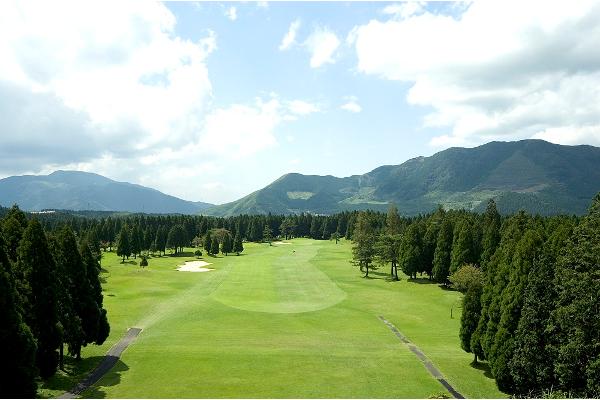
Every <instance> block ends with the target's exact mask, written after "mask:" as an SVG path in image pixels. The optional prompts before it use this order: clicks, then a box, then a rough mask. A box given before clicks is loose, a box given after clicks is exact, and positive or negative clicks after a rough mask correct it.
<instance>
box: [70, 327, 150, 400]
mask: <svg viewBox="0 0 600 400" xmlns="http://www.w3.org/2000/svg"><path fill="white" fill-rule="evenodd" d="M141 331H142V329H141V328H129V329H128V330H127V333H126V334H125V336H124V337H123V339H121V340H119V342H117V343H116V344H115V345H113V347H111V348H110V350H108V353H106V356H104V359H103V360H102V361H101V362H100V364H98V366H97V367H96V369H94V370H93V371H92V373H91V374H89V375H88V377H87V378H85V379H84V380H82V381H81V382H79V383H78V384H77V385H75V387H74V388H73V389H71V390H69V391H68V392H65V393H63V394H62V395H60V396H59V397H58V398H59V399H75V398H77V396H79V394H81V392H83V391H84V390H86V389H87V388H89V387H90V386H92V385H93V384H94V383H96V382H98V381H99V380H100V378H102V377H103V376H104V374H106V373H107V372H108V371H110V369H111V368H112V367H114V366H115V364H116V363H117V361H119V358H120V357H121V354H122V353H123V352H124V351H125V349H126V348H127V346H129V345H130V344H131V343H132V342H133V341H134V340H135V338H137V336H138V335H139V334H140V332H141Z"/></svg>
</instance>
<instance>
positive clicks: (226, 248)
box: [221, 232, 233, 256]
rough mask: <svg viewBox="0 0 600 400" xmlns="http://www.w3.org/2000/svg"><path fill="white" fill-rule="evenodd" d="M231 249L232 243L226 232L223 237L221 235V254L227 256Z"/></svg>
mask: <svg viewBox="0 0 600 400" xmlns="http://www.w3.org/2000/svg"><path fill="white" fill-rule="evenodd" d="M232 248H233V243H232V242H231V234H230V233H229V232H226V233H225V235H223V243H221V253H223V254H225V255H226V256H227V254H229V253H231V250H232Z"/></svg>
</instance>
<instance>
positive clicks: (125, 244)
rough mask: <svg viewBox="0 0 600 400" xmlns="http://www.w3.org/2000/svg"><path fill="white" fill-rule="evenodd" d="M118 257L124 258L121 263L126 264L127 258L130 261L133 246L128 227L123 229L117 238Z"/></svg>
mask: <svg viewBox="0 0 600 400" xmlns="http://www.w3.org/2000/svg"><path fill="white" fill-rule="evenodd" d="M117 255H118V256H121V257H123V259H122V260H121V263H124V262H125V257H127V258H128V259H129V256H130V255H131V245H130V242H129V230H128V229H127V227H126V226H123V227H122V228H121V231H120V232H119V236H118V237H117Z"/></svg>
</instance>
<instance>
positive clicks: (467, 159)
mask: <svg viewBox="0 0 600 400" xmlns="http://www.w3.org/2000/svg"><path fill="white" fill-rule="evenodd" d="M598 191H600V148H597V147H593V146H563V145H557V144H552V143H548V142H545V141H542V140H522V141H517V142H491V143H487V144H485V145H482V146H479V147H475V148H450V149H447V150H444V151H441V152H439V153H436V154H434V155H433V156H431V157H417V158H414V159H411V160H408V161H406V162H405V163H403V164H400V165H386V166H382V167H379V168H376V169H374V170H373V171H371V172H369V173H366V174H364V175H355V176H351V177H347V178H336V177H333V176H312V175H301V174H287V175H284V176H282V177H281V178H279V179H278V180H276V181H275V182H273V183H271V184H270V185H268V186H267V187H265V188H263V189H261V190H258V191H256V192H254V193H252V194H250V195H248V196H246V197H244V198H242V199H240V200H237V201H234V202H232V203H227V204H223V205H220V206H215V207H211V208H208V209H206V210H204V211H203V213H205V214H210V215H217V216H228V215H236V214H255V213H261V214H264V213H268V212H271V213H299V212H311V213H316V214H331V213H335V212H338V211H343V210H349V209H366V208H370V209H375V210H385V209H387V207H388V204H389V203H391V202H393V203H395V204H396V205H397V206H398V208H399V209H400V211H401V212H402V213H403V214H405V215H415V214H419V213H425V212H428V211H431V210H433V209H435V208H436V207H437V205H438V204H442V205H443V206H444V207H446V208H455V209H458V208H465V209H468V210H479V211H480V210H482V209H484V208H485V203H486V201H487V200H488V199H490V198H494V199H495V200H496V202H497V204H498V208H499V210H500V211H501V212H504V213H510V212H514V211H517V210H519V209H524V210H526V211H529V212H532V213H540V214H545V215H548V214H559V213H568V214H583V213H585V212H586V209H587V206H588V205H589V202H590V201H591V199H592V197H593V196H594V195H595V194H596V193H597V192H598Z"/></svg>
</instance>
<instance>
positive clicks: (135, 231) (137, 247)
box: [129, 225, 143, 258]
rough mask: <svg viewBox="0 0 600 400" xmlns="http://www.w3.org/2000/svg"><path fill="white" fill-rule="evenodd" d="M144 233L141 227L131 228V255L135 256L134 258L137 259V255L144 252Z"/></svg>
mask: <svg viewBox="0 0 600 400" xmlns="http://www.w3.org/2000/svg"><path fill="white" fill-rule="evenodd" d="M142 241H143V237H142V231H141V229H140V226H139V225H134V226H133V228H131V232H130V234H129V247H130V249H131V254H133V258H137V255H138V254H140V251H141V250H142Z"/></svg>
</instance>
